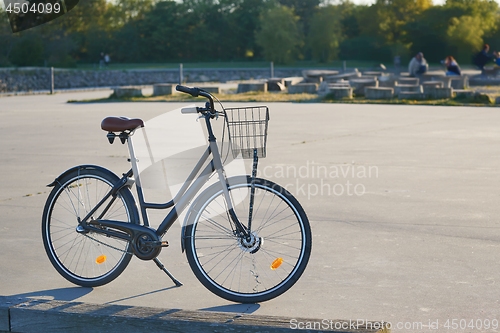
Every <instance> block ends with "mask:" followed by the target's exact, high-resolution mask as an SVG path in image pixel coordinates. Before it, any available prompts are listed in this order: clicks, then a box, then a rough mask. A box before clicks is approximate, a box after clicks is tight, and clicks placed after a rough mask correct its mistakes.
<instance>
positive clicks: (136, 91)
mask: <svg viewBox="0 0 500 333" xmlns="http://www.w3.org/2000/svg"><path fill="white" fill-rule="evenodd" d="M113 93H114V95H115V96H116V97H118V98H123V97H142V88H140V87H131V86H129V87H116V88H113Z"/></svg>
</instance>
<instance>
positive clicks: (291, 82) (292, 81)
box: [283, 76, 304, 88]
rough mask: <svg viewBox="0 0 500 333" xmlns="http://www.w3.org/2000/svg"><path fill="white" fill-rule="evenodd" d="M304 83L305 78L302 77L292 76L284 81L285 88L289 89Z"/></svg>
mask: <svg viewBox="0 0 500 333" xmlns="http://www.w3.org/2000/svg"><path fill="white" fill-rule="evenodd" d="M302 81H304V78H303V77H301V76H291V77H286V78H284V79H283V82H284V84H285V87H287V88H288V87H290V86H293V85H294V84H297V83H301V82H302Z"/></svg>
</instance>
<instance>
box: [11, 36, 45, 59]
mask: <svg viewBox="0 0 500 333" xmlns="http://www.w3.org/2000/svg"><path fill="white" fill-rule="evenodd" d="M9 61H10V62H11V63H12V64H14V65H16V66H42V65H43V43H42V41H41V40H40V38H38V36H37V34H36V33H33V32H27V33H25V34H23V36H22V37H20V38H19V39H18V40H17V41H16V43H15V44H14V47H13V48H12V51H11V53H10V54H9Z"/></svg>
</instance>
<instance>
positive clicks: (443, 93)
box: [424, 87, 453, 99]
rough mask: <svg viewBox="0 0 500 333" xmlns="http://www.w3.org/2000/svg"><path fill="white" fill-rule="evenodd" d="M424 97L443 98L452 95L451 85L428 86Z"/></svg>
mask: <svg viewBox="0 0 500 333" xmlns="http://www.w3.org/2000/svg"><path fill="white" fill-rule="evenodd" d="M424 95H425V98H428V99H443V98H452V97H453V88H451V87H443V88H440V87H429V88H427V89H426V91H425V93H424Z"/></svg>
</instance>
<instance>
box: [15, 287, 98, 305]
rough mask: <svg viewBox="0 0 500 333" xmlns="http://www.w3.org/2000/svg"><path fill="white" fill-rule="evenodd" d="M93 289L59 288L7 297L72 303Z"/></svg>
mask: <svg viewBox="0 0 500 333" xmlns="http://www.w3.org/2000/svg"><path fill="white" fill-rule="evenodd" d="M92 290H93V288H84V287H69V288H57V289H47V290H40V291H33V292H29V293H23V294H16V295H8V296H7V297H12V298H18V299H25V298H31V299H43V300H55V301H66V302H72V301H74V300H76V299H78V298H80V297H83V296H85V295H87V294H89V293H90V292H92Z"/></svg>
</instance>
